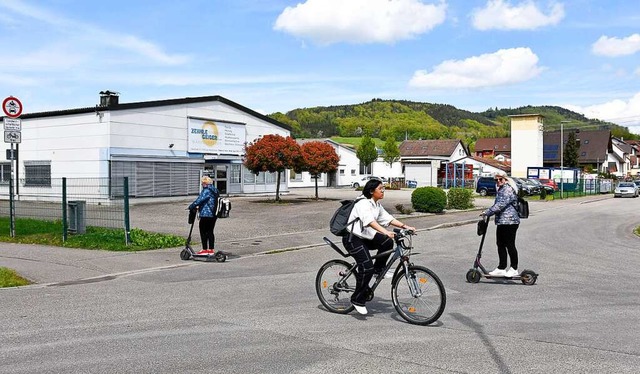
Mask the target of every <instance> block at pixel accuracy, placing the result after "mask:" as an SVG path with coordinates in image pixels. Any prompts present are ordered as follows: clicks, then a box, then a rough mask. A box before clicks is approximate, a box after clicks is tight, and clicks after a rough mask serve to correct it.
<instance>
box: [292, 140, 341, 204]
mask: <svg viewBox="0 0 640 374" xmlns="http://www.w3.org/2000/svg"><path fill="white" fill-rule="evenodd" d="M300 148H302V155H303V156H304V170H305V171H308V172H309V174H311V176H312V177H315V180H316V199H318V177H320V174H322V173H330V172H333V171H336V170H337V169H338V164H339V162H340V157H339V156H338V154H337V153H336V150H335V149H334V148H333V147H332V146H331V144H328V143H325V142H321V141H313V142H308V143H304V144H303V145H302V147H300Z"/></svg>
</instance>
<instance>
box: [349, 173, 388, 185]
mask: <svg viewBox="0 0 640 374" xmlns="http://www.w3.org/2000/svg"><path fill="white" fill-rule="evenodd" d="M371 179H377V180H379V181H382V183H387V178H385V177H376V176H373V175H369V176H366V177H363V178H362V179H360V180H359V181H355V182H351V187H353V188H359V187H364V185H365V184H367V182H368V181H370V180H371Z"/></svg>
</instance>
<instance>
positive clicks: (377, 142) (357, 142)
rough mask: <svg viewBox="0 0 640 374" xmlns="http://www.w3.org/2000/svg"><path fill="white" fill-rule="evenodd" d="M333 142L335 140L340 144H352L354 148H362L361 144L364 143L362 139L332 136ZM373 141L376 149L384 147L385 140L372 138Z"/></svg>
mask: <svg viewBox="0 0 640 374" xmlns="http://www.w3.org/2000/svg"><path fill="white" fill-rule="evenodd" d="M331 140H333V141H334V142H336V143H339V144H350V145H352V146H354V147H355V148H357V147H359V146H360V143H361V142H362V137H360V136H359V137H348V138H346V137H342V136H332V137H331ZM371 140H373V143H374V144H375V145H376V147H378V148H382V147H383V146H384V140H382V139H378V138H371Z"/></svg>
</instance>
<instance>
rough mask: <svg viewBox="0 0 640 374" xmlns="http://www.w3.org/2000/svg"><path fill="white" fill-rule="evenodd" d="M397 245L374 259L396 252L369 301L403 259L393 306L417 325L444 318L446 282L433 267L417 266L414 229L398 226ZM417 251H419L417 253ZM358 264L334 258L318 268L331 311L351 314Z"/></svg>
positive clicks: (319, 287)
mask: <svg viewBox="0 0 640 374" xmlns="http://www.w3.org/2000/svg"><path fill="white" fill-rule="evenodd" d="M394 232H395V234H396V235H395V239H394V241H395V244H396V245H395V248H393V249H390V250H388V251H385V252H382V253H380V254H377V255H375V256H372V258H378V257H381V256H385V255H387V254H389V253H393V255H392V256H390V259H389V261H388V262H387V265H386V267H385V268H384V270H383V271H381V272H380V274H378V275H377V277H376V278H375V282H374V283H373V285H372V286H371V287H370V288H371V291H370V292H369V294H368V295H367V301H370V300H371V299H373V296H374V292H375V290H376V288H377V287H378V285H379V284H380V282H382V280H383V279H384V275H385V274H386V273H387V271H389V269H391V267H392V266H393V265H394V263H395V262H396V261H398V260H399V261H400V263H399V264H398V266H397V267H396V270H395V272H394V274H393V277H392V279H391V300H392V302H393V306H394V308H395V309H396V311H397V312H398V314H400V316H401V317H402V318H404V319H405V320H406V321H407V322H409V323H412V324H415V325H429V324H431V323H433V322H435V321H437V320H438V318H440V316H441V315H442V313H443V312H444V308H445V305H446V303H447V294H446V292H445V290H444V285H443V284H442V281H441V280H440V278H438V276H437V275H436V274H435V273H434V272H433V271H431V270H430V269H428V268H426V267H424V266H419V265H414V264H413V263H412V262H411V261H410V259H409V257H410V256H411V255H412V253H411V250H412V249H413V246H412V237H413V235H415V232H413V231H411V230H405V229H403V230H401V229H394ZM323 240H324V241H325V242H326V243H327V244H328V245H329V246H330V247H331V248H333V250H335V251H336V252H338V253H339V254H340V255H341V256H342V257H345V258H347V257H351V255H350V254H349V253H346V252H345V251H343V250H342V249H341V248H340V247H338V246H337V245H336V244H335V243H333V242H332V241H331V240H330V239H328V238H327V237H324V238H323ZM413 254H416V253H413ZM356 271H357V270H356V263H355V262H352V263H349V262H347V261H345V260H341V259H334V260H330V261H328V262H326V263H325V264H324V265H322V266H321V267H320V270H318V275H317V276H316V293H317V294H318V298H319V299H320V302H321V303H322V305H324V307H325V308H327V310H328V311H330V312H333V313H338V314H347V313H350V312H351V311H353V309H354V306H353V305H352V304H351V294H353V292H354V291H355V285H356V279H355V275H354V273H355V272H356Z"/></svg>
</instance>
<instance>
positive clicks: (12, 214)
mask: <svg viewBox="0 0 640 374" xmlns="http://www.w3.org/2000/svg"><path fill="white" fill-rule="evenodd" d="M11 145H12V146H13V144H11ZM9 235H11V237H12V238H15V237H16V205H15V201H14V199H13V176H9Z"/></svg>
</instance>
